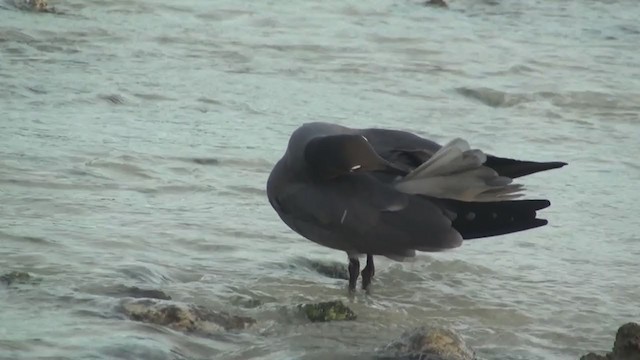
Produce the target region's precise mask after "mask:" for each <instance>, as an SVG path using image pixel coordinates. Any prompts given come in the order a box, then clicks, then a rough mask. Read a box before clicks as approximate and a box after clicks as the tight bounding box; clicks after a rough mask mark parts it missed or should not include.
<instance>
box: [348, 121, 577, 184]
mask: <svg viewBox="0 0 640 360" xmlns="http://www.w3.org/2000/svg"><path fill="white" fill-rule="evenodd" d="M359 133H361V134H362V135H364V136H365V137H367V139H368V140H369V142H370V143H371V145H372V146H373V148H374V149H375V150H376V152H377V153H378V154H379V155H380V156H381V157H382V158H384V159H385V160H387V161H390V162H392V163H394V164H396V165H400V164H401V165H404V166H407V167H408V168H409V169H415V168H417V167H418V166H420V165H421V164H423V163H425V162H427V161H428V160H429V159H430V158H431V157H432V156H433V155H435V154H436V153H437V152H438V151H440V150H441V149H442V147H443V146H441V145H440V144H438V143H436V142H434V141H431V140H428V139H425V138H423V137H420V136H418V135H416V134H412V133H410V132H406V131H401V130H390V129H376V128H371V129H363V130H360V131H359ZM485 156H486V159H485V161H484V166H486V167H487V168H490V169H492V170H494V171H495V172H496V173H497V174H498V175H499V176H503V177H508V178H512V179H515V178H519V177H522V176H526V175H529V174H534V173H537V172H540V171H546V170H551V169H557V168H561V167H563V166H565V165H567V163H566V162H561V161H550V162H537V161H527V160H517V159H510V158H506V157H499V156H496V155H491V154H488V153H485Z"/></svg>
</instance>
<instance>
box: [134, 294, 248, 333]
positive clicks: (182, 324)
mask: <svg viewBox="0 0 640 360" xmlns="http://www.w3.org/2000/svg"><path fill="white" fill-rule="evenodd" d="M121 311H122V313H123V314H124V315H126V316H127V317H128V318H130V319H131V320H134V321H140V322H144V323H152V324H157V325H162V326H167V327H169V328H171V329H174V330H177V331H183V332H187V333H205V334H206V333H215V332H220V331H232V330H243V329H246V328H248V327H250V326H251V325H253V324H255V323H256V321H255V320H254V319H252V318H249V317H243V316H236V315H231V314H228V313H226V312H218V311H213V310H211V309H207V308H205V307H203V306H197V305H192V304H183V303H178V302H172V301H165V300H152V299H137V300H123V301H122V303H121Z"/></svg>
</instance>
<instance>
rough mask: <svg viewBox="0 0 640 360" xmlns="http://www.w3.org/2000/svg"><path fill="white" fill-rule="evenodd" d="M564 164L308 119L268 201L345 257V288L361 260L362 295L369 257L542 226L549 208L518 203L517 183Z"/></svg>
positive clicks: (370, 270) (272, 181) (273, 180)
mask: <svg viewBox="0 0 640 360" xmlns="http://www.w3.org/2000/svg"><path fill="white" fill-rule="evenodd" d="M564 165H567V164H566V163H564V162H534V161H521V160H515V159H509V158H503V157H497V156H492V155H489V154H485V153H484V152H483V151H481V150H478V149H472V148H470V146H469V144H468V143H467V142H466V141H465V140H463V139H460V138H456V139H454V140H452V141H450V142H449V143H447V144H445V145H442V146H441V145H439V144H437V143H436V142H433V141H431V140H427V139H424V138H422V137H420V136H417V135H415V134H412V133H409V132H404V131H399V130H390V129H379V128H368V129H352V128H348V127H344V126H340V125H336V124H330V123H322V122H314V123H307V124H304V125H302V126H301V127H299V128H298V129H296V130H295V131H294V132H293V134H292V135H291V138H290V139H289V144H288V146H287V149H286V152H285V154H284V156H283V157H282V158H281V159H280V160H279V161H278V162H277V163H276V165H275V166H274V168H273V170H272V171H271V174H270V176H269V180H268V181H267V194H268V198H269V202H270V203H271V206H273V208H274V209H275V211H276V212H277V213H278V215H279V216H280V218H281V219H282V221H283V222H284V223H285V224H286V225H287V226H289V227H290V228H291V229H292V230H294V231H295V232H297V233H298V234H300V235H301V236H303V237H305V238H307V239H309V240H311V241H313V242H316V243H318V244H320V245H323V246H327V247H329V248H333V249H337V250H342V251H345V252H346V253H347V256H348V259H349V289H350V290H351V291H354V290H355V288H356V282H357V280H358V277H359V272H360V262H359V257H361V256H364V255H366V258H367V264H366V266H365V268H364V269H363V270H362V288H363V289H365V290H368V288H369V286H370V284H371V279H372V277H373V275H374V272H375V270H374V264H373V256H374V255H381V256H386V257H388V258H390V259H393V260H397V261H402V260H405V259H406V258H410V257H414V256H415V254H416V251H425V252H435V251H443V250H447V249H453V248H457V247H459V246H461V245H462V242H463V240H469V239H477V238H483V237H489V236H496V235H504V234H510V233H514V232H518V231H523V230H527V229H533V228H537V227H540V226H544V225H546V224H547V220H545V219H540V218H537V217H536V216H537V214H536V211H538V210H541V209H544V208H546V207H548V206H549V205H550V202H549V201H548V200H544V199H541V200H522V199H518V198H519V197H521V196H522V195H523V190H524V188H523V186H522V185H521V184H515V183H513V179H515V178H518V177H521V176H525V175H529V174H533V173H536V172H540V171H544V170H550V169H555V168H560V167H562V166H564Z"/></svg>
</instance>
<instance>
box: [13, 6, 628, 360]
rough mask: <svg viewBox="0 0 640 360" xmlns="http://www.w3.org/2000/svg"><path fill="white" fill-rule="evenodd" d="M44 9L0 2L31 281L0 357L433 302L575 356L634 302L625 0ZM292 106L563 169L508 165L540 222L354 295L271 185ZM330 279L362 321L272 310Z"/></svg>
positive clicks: (323, 333) (492, 353)
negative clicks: (217, 316) (174, 305)
mask: <svg viewBox="0 0 640 360" xmlns="http://www.w3.org/2000/svg"><path fill="white" fill-rule="evenodd" d="M52 5H54V6H56V8H57V9H58V10H59V11H61V13H60V14H37V13H29V12H22V11H17V10H15V8H14V7H13V6H11V2H9V1H7V2H4V3H0V203H1V204H2V206H1V207H0V240H1V242H0V244H1V245H0V273H5V272H9V271H13V270H19V271H27V272H29V273H30V274H32V275H33V276H34V277H36V278H38V279H40V281H39V282H38V283H37V284H25V285H20V286H17V287H16V286H12V287H4V286H2V287H0V304H1V305H2V307H1V310H0V358H2V359H5V358H6V359H44V358H47V359H53V358H56V359H58V358H60V359H71V358H73V359H87V358H96V359H111V358H114V359H122V358H132V359H133V358H136V359H183V358H188V359H213V358H215V359H323V358H333V356H343V357H357V356H359V355H358V354H360V353H361V352H364V351H370V350H372V349H374V348H376V347H378V346H381V345H384V344H386V343H387V342H389V341H390V340H392V339H393V338H395V337H396V336H397V335H398V334H400V333H401V332H402V331H403V330H404V329H407V328H411V327H413V326H418V325H422V324H438V325H444V326H448V327H452V328H454V329H456V330H458V331H459V332H460V333H461V334H462V336H464V337H465V338H466V339H467V340H468V342H469V344H470V345H472V346H473V347H475V348H476V349H477V350H478V354H479V355H480V356H481V357H483V358H486V359H576V358H578V357H579V356H580V355H582V354H584V353H586V352H588V351H591V350H607V349H609V348H610V346H611V344H612V339H613V335H614V333H615V330H616V329H617V327H618V326H619V325H621V324H622V323H623V322H626V321H632V320H635V321H638V320H640V311H638V308H637V299H638V295H639V294H640V291H639V290H638V289H639V288H640V277H638V276H637V275H636V274H637V272H638V265H637V259H638V257H639V256H640V245H639V244H640V243H639V241H640V238H639V236H638V230H640V221H639V220H638V217H637V216H636V214H637V213H638V211H639V210H640V206H639V205H638V200H640V195H638V194H639V193H638V185H637V184H638V181H640V165H638V161H637V154H638V153H639V152H640V142H639V139H640V118H639V115H638V114H639V113H640V105H639V104H640V70H639V69H640V66H639V65H640V64H639V63H640V58H639V57H638V52H637V46H638V43H640V26H639V25H638V24H637V18H638V17H639V16H640V10H639V9H640V8H638V7H637V6H636V5H637V4H636V3H635V2H634V1H594V0H591V1H582V2H577V1H575V2H566V3H562V4H558V3H557V2H553V1H542V0H538V1H528V0H527V1H519V2H517V3H515V2H506V1H504V2H498V1H471V0H455V1H452V2H451V6H450V8H449V9H448V10H445V9H434V8H426V7H423V6H421V5H420V4H419V2H411V1H388V0H384V1H383V0H376V1H371V2H366V3H363V2H355V1H347V2H345V1H333V0H329V1H322V2H320V1H307V2H298V3H295V2H294V3H287V4H284V3H279V2H254V3H251V2H245V3H241V2H232V1H217V2H207V1H187V2H181V3H176V2H173V3H171V2H163V1H160V0H158V1H147V2H144V1H76V0H72V1H56V2H52ZM307 121H329V122H337V123H341V124H345V125H347V126H354V127H358V126H363V127H364V126H379V127H392V128H400V129H405V130H411V131H415V132H417V133H419V134H421V135H424V136H427V137H430V138H433V139H434V140H437V141H441V142H445V141H448V140H450V139H451V138H453V137H458V136H460V137H463V138H465V139H467V140H468V141H469V142H470V143H471V145H472V146H474V147H479V148H482V149H483V150H485V151H487V152H489V153H494V154H498V155H502V156H507V157H514V158H521V159H528V160H540V161H546V160H559V161H566V162H568V163H569V166H568V167H565V168H563V169H561V170H554V171H550V172H547V173H543V174H537V175H533V176H531V177H529V178H528V179H526V181H525V183H526V185H527V187H528V189H529V194H530V197H545V198H548V199H550V200H551V201H552V206H551V208H549V209H547V210H545V212H544V214H545V217H546V218H547V219H549V221H550V224H549V225H548V226H546V227H544V228H541V229H537V230H535V231H530V232H524V233H520V234H515V235H511V236H505V237H500V238H492V239H485V240H481V241H475V242H469V243H466V244H465V245H464V246H463V247H462V248H460V249H457V250H456V251H454V252H447V253H438V254H422V255H420V256H419V257H418V259H417V260H416V261H415V262H412V263H397V262H393V261H390V260H386V259H383V258H380V259H378V260H377V262H376V265H377V270H376V279H375V282H374V293H373V294H372V295H371V296H365V295H363V294H359V295H358V296H356V298H355V299H354V300H353V302H351V300H349V299H348V298H347V296H346V282H345V281H343V280H335V279H329V278H326V277H323V276H321V275H319V274H317V273H315V272H314V271H312V270H310V269H309V268H308V266H306V265H305V264H307V263H306V262H305V261H306V260H302V259H311V260H316V261H345V262H346V256H345V254H343V253H340V252H336V251H332V250H330V249H325V248H322V247H319V246H317V245H315V244H313V243H311V242H309V241H306V240H304V239H301V238H300V237H299V236H297V235H296V234H294V233H293V232H291V231H290V230H289V229H288V228H286V226H285V225H284V224H283V223H282V222H281V221H280V220H279V219H278V217H277V215H276V214H275V212H274V211H273V210H272V209H271V207H270V206H269V204H268V201H267V199H266V193H265V190H264V189H265V182H266V179H267V176H268V173H269V171H270V170H271V167H272V165H273V164H274V162H275V161H276V160H277V159H278V158H279V157H280V156H281V154H282V152H283V151H284V148H285V146H286V143H287V140H288V136H289V134H290V133H291V131H293V130H294V129H295V128H296V127H297V126H299V125H300V124H301V123H303V122H307ZM121 285H127V286H139V287H143V288H153V289H160V290H163V291H165V292H166V293H167V294H169V295H171V297H172V298H173V299H175V300H178V301H185V302H189V303H196V304H200V305H204V306H208V307H211V308H213V309H217V310H224V311H228V312H231V313H236V314H242V315H247V316H252V317H254V318H256V319H257V320H258V324H257V325H256V326H255V327H254V328H252V329H249V330H247V331H244V332H241V333H240V334H220V336H219V337H197V336H192V335H186V334H182V333H179V332H174V331H171V330H167V329H165V328H162V327H156V326H151V325H145V324H140V323H136V322H132V321H128V320H124V319H122V317H121V316H119V315H118V313H117V305H118V303H119V299H118V298H116V297H113V296H110V295H109V291H108V290H109V289H112V288H113V287H117V286H121ZM239 299H240V300H239ZM242 299H245V300H246V299H255V300H259V301H260V302H261V303H262V305H261V306H258V307H248V306H246V302H245V301H242ZM334 299H341V300H343V301H345V302H347V303H349V304H350V306H351V307H352V308H353V309H354V310H355V311H356V312H357V313H358V315H359V318H358V321H356V322H349V323H331V324H323V325H315V324H314V325H311V324H300V323H296V322H293V321H291V320H290V319H289V317H288V315H287V314H285V313H283V311H282V310H281V308H282V307H283V306H284V307H286V306H291V305H294V304H297V303H299V302H307V301H323V300H334ZM336 354H337V355H336Z"/></svg>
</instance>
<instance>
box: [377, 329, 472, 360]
mask: <svg viewBox="0 0 640 360" xmlns="http://www.w3.org/2000/svg"><path fill="white" fill-rule="evenodd" d="M381 355H383V356H381V357H378V359H429V360H474V359H476V354H475V351H474V350H473V349H471V348H470V347H469V346H467V344H466V343H465V341H464V340H463V339H462V337H461V336H460V335H458V334H457V333H456V332H454V331H453V330H450V329H446V328H438V327H429V326H422V327H418V328H415V329H413V330H410V331H406V332H405V333H403V334H402V335H401V336H400V338H399V339H398V340H396V341H394V342H392V343H390V344H389V345H387V346H386V347H384V348H383V349H382V350H381Z"/></svg>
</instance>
